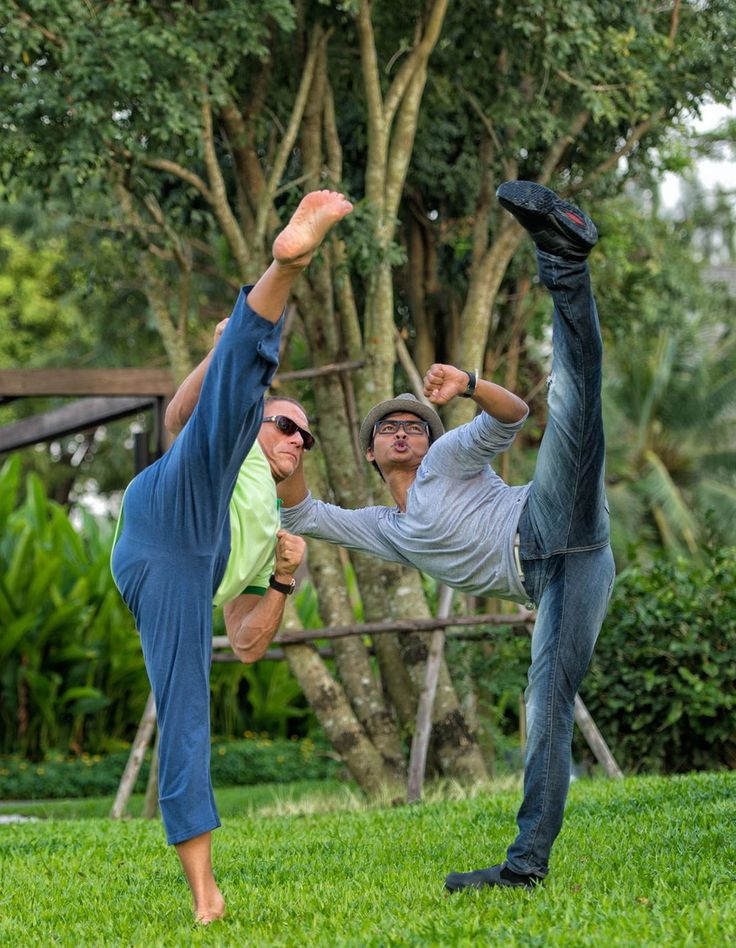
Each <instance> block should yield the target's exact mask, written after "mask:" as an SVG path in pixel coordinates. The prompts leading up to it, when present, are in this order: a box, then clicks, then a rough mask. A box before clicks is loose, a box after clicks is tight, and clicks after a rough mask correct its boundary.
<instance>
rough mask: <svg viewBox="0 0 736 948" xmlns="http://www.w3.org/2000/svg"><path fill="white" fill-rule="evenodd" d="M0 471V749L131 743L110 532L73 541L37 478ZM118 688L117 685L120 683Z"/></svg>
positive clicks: (133, 651)
mask: <svg viewBox="0 0 736 948" xmlns="http://www.w3.org/2000/svg"><path fill="white" fill-rule="evenodd" d="M19 471H20V459H19V458H18V457H12V458H11V459H10V460H9V461H7V462H6V463H5V465H4V466H3V467H2V469H0V498H3V501H2V503H1V504H0V663H1V664H2V667H3V675H2V678H0V748H2V750H3V751H4V752H8V751H10V750H16V751H21V752H22V753H25V754H31V755H37V756H40V755H42V754H43V753H44V752H46V751H48V750H49V749H50V748H52V747H58V746H61V747H65V746H69V744H74V745H75V746H78V747H79V746H83V745H85V744H86V745H89V746H92V747H94V748H95V749H97V748H99V747H101V746H104V745H105V743H106V741H107V740H108V739H120V738H128V737H130V735H131V733H132V731H133V730H134V728H135V725H136V723H137V720H138V717H139V715H140V713H141V709H142V706H143V703H144V702H145V698H146V694H147V682H146V676H145V671H144V668H143V658H142V655H141V653H140V646H139V643H138V636H137V635H136V633H135V629H134V627H133V620H132V617H131V616H130V613H129V612H128V610H127V609H126V608H125V606H124V605H123V603H122V602H121V600H120V598H119V596H118V594H117V591H116V590H115V589H114V585H113V582H112V577H111V575H110V571H109V567H108V560H109V542H110V532H109V530H106V529H100V528H99V526H98V525H97V524H96V522H95V521H94V520H92V519H91V518H88V519H87V520H86V521H85V532H84V535H80V534H78V533H77V532H76V531H75V530H74V528H73V526H72V524H71V523H70V521H69V518H68V516H67V514H66V512H65V511H64V510H63V508H61V507H60V506H59V505H58V504H56V503H54V502H53V501H51V500H49V499H48V497H47V496H46V493H45V491H44V488H43V484H42V483H41V480H40V479H39V478H38V477H36V476H35V475H30V476H29V477H28V478H27V479H26V483H25V492H24V494H22V495H21V492H20V489H19ZM119 683H120V684H119Z"/></svg>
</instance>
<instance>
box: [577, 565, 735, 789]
mask: <svg viewBox="0 0 736 948" xmlns="http://www.w3.org/2000/svg"><path fill="white" fill-rule="evenodd" d="M582 693H583V697H584V699H585V701H586V703H587V705H588V707H589V709H590V712H591V714H592V715H593V717H594V719H595V722H596V724H597V725H598V727H599V728H600V730H601V732H602V733H603V735H604V737H605V738H606V740H607V741H608V742H609V744H610V745H611V748H612V750H613V752H614V754H615V755H616V757H617V759H618V761H619V763H620V764H621V766H622V767H624V768H625V769H626V770H629V771H640V770H650V771H660V772H664V773H672V772H677V771H687V770H693V769H695V770H700V769H709V770H715V769H719V768H724V767H736V715H735V714H734V710H735V709H736V549H733V548H732V549H723V550H716V551H712V552H711V561H710V563H709V564H708V565H707V566H700V565H698V564H696V563H693V562H689V561H686V560H683V559H680V560H677V561H676V562H668V561H661V562H657V563H655V564H654V565H653V566H650V567H647V568H643V567H641V566H635V567H632V568H630V569H628V570H626V572H625V573H623V574H622V575H621V576H620V577H619V579H618V581H617V584H616V589H615V593H614V596H613V600H612V603H611V608H610V610H609V614H608V617H607V619H606V622H605V624H604V627H603V631H602V632H601V636H600V639H599V641H598V645H597V646H596V651H595V655H594V657H593V662H592V664H591V669H590V672H589V674H588V676H587V678H586V679H585V682H584V684H583V688H582Z"/></svg>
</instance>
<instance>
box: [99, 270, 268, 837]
mask: <svg viewBox="0 0 736 948" xmlns="http://www.w3.org/2000/svg"><path fill="white" fill-rule="evenodd" d="M247 289H248V288H245V289H244V290H243V291H241V293H240V295H239V297H238V299H237V302H236V304H235V308H234V310H233V313H232V316H231V317H230V321H229V322H228V324H227V326H226V328H225V331H224V332H223V334H222V338H221V339H220V341H219V343H218V344H217V348H216V349H215V352H214V355H213V357H212V361H211V362H210V365H209V367H208V369H207V374H206V375H205V378H204V381H203V383H202V389H201V392H200V395H199V401H198V403H197V407H196V408H195V409H194V412H193V414H192V416H191V418H190V419H189V421H188V422H187V423H186V425H185V426H184V428H183V430H182V432H181V434H180V435H179V437H178V438H177V439H176V441H175V442H174V444H173V445H172V446H171V447H170V448H169V450H168V451H167V452H166V454H165V455H164V456H163V457H162V458H160V459H159V460H158V461H156V463H155V464H152V465H151V466H150V467H147V468H146V469H145V470H144V471H143V472H142V473H140V474H139V475H138V476H137V477H136V478H134V480H133V481H132V482H131V483H130V485H129V487H128V489H127V491H126V492H125V500H124V504H123V511H122V513H121V517H122V524H121V530H120V534H119V537H118V540H117V543H116V544H115V548H114V550H113V553H112V573H113V577H114V579H115V582H116V584H117V587H118V589H119V590H120V593H121V595H122V597H123V600H124V602H125V604H126V605H127V606H128V608H129V609H130V611H131V612H132V613H133V615H134V617H135V622H136V627H137V628H138V631H139V633H140V636H141V646H142V648H143V657H144V660H145V663H146V670H147V672H148V677H149V680H150V682H151V688H152V690H153V694H154V698H155V700H156V716H157V718H158V727H159V735H160V740H159V802H160V804H161V815H162V817H163V821H164V826H165V829H166V837H167V840H168V842H169V843H172V844H175V843H182V842H184V841H185V840H187V839H191V838H192V837H194V836H199V835H201V834H202V833H206V832H208V831H209V830H212V829H215V828H216V827H217V826H219V825H220V820H219V817H218V815H217V808H216V806H215V798H214V795H213V793H212V783H211V781H210V686H209V679H210V660H211V655H212V597H213V596H214V594H215V592H216V591H217V588H218V586H219V584H220V582H221V581H222V577H223V575H224V572H225V567H226V565H227V559H228V556H229V554H230V498H231V496H232V493H233V490H234V487H235V481H236V479H237V476H238V472H239V470H240V467H241V465H242V463H243V461H244V460H245V457H246V455H247V454H248V452H249V451H250V449H251V447H252V446H253V443H254V442H255V440H256V437H257V435H258V431H259V428H260V425H261V419H262V417H263V395H264V393H265V391H266V389H267V388H268V385H269V383H270V381H271V378H272V376H273V374H274V372H275V370H276V367H277V366H278V352H279V339H280V336H281V329H282V326H283V322H279V323H277V324H276V325H275V326H274V325H273V323H271V322H270V321H269V320H266V319H263V318H262V317H261V316H259V315H258V314H257V313H255V312H254V311H253V310H252V309H251V308H250V306H248V303H247V298H246V291H247Z"/></svg>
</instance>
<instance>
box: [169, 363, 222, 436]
mask: <svg viewBox="0 0 736 948" xmlns="http://www.w3.org/2000/svg"><path fill="white" fill-rule="evenodd" d="M213 352H214V349H210V351H209V352H208V353H207V355H206V356H205V357H204V359H202V361H201V362H200V363H199V365H198V366H197V368H196V369H193V370H192V371H191V372H190V373H189V375H188V376H187V377H186V378H185V379H184V381H183V382H182V383H181V385H180V386H179V388H178V389H177V390H176V394H175V395H174V397H173V398H172V399H171V401H170V402H169V404H168V407H167V408H166V417H165V419H164V424H165V425H166V430H167V431H170V432H171V433H172V434H179V432H180V431H181V429H182V428H183V427H184V425H185V424H186V423H187V422H188V421H189V418H190V416H191V414H192V412H193V411H194V409H195V408H196V407H197V402H198V401H199V393H200V392H201V391H202V383H203V382H204V377H205V375H206V373H207V369H208V367H209V364H210V362H211V361H212V353H213Z"/></svg>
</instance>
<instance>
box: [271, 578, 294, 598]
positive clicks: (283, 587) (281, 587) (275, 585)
mask: <svg viewBox="0 0 736 948" xmlns="http://www.w3.org/2000/svg"><path fill="white" fill-rule="evenodd" d="M268 585H269V586H270V587H271V589H275V590H276V592H280V593H283V594H284V595H285V596H290V595H291V594H292V593H293V592H294V590H295V589H296V580H295V579H294V578H293V577H292V580H291V582H290V583H280V582H279V581H278V579H276V577H275V576H274V574H273V573H271V576H270V577H269V580H268Z"/></svg>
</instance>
